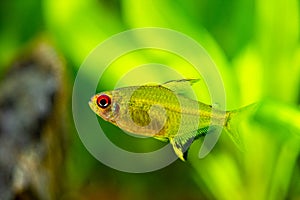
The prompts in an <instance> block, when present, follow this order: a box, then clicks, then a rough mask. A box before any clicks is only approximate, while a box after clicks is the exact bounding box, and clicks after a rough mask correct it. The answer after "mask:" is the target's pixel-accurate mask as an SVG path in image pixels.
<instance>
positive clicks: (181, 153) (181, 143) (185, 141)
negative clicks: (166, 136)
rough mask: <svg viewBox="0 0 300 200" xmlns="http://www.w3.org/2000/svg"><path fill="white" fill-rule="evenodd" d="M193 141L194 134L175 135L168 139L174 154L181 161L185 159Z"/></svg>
mask: <svg viewBox="0 0 300 200" xmlns="http://www.w3.org/2000/svg"><path fill="white" fill-rule="evenodd" d="M193 141H194V136H191V137H186V136H176V137H174V138H171V139H170V143H171V144H172V146H173V150H174V152H175V154H176V155H177V156H178V158H180V159H181V160H182V161H186V159H187V155H188V150H189V148H190V146H191V144H192V143H193Z"/></svg>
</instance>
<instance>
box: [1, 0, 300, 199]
mask: <svg viewBox="0 0 300 200" xmlns="http://www.w3.org/2000/svg"><path fill="white" fill-rule="evenodd" d="M299 9H300V2H299V1H298V0H277V1H271V0H265V1H259V0H256V1H255V0H244V1H238V0H230V1H222V0H215V1H209V0H199V1H197V0H185V1H183V0H172V1H171V0H144V1H142V0H135V1H134V0H111V1H105V0H72V1H71V0H64V1H59V0H28V1H21V0H14V1H1V3H0V10H1V12H0V15H1V17H0V30H1V31H0V44H1V45H0V51H1V54H0V74H1V75H0V77H2V78H3V77H5V74H6V71H7V70H9V68H10V66H11V63H13V61H14V59H16V57H17V56H18V55H20V53H21V52H24V51H26V50H27V49H26V47H28V46H34V45H35V44H36V43H39V42H40V41H47V43H50V44H51V45H53V46H54V48H55V49H56V51H57V53H58V54H59V55H60V58H61V59H62V60H63V62H64V63H65V65H64V69H63V71H65V74H64V77H63V82H64V83H63V84H64V85H65V86H66V90H64V92H65V95H63V96H62V97H61V98H64V100H59V101H58V102H64V105H63V106H62V107H63V108H62V109H63V112H64V113H65V114H66V115H67V116H68V120H66V121H64V122H63V123H64V124H65V126H66V130H67V131H66V137H67V138H68V139H67V142H66V144H65V148H64V151H65V158H64V163H63V164H62V165H61V166H60V168H61V172H62V173H63V178H62V179H61V180H60V181H62V183H61V184H60V185H62V189H61V191H60V192H58V193H57V194H55V195H53V196H55V197H56V198H59V199H122V200H123V199H222V200H227V199H228V200H229V199H295V200H296V199H300V157H299V150H300V148H299V147H300V111H299V105H300V93H299V92H300V41H299V26H300V16H299ZM138 27H164V28H170V29H174V30H176V31H179V32H182V33H184V34H186V35H188V36H190V37H192V38H193V39H195V40H196V41H198V42H199V43H200V44H201V45H202V46H203V47H204V48H205V49H206V50H207V52H208V53H209V54H210V56H211V58H212V59H213V60H214V62H215V63H216V65H217V67H218V69H219V71H220V73H221V76H222V79H223V80H224V84H225V89H226V97H227V99H226V102H227V107H228V109H236V108H239V107H241V106H244V105H247V104H250V103H253V102H261V106H260V108H259V109H258V111H257V113H255V115H254V118H253V119H252V120H248V121H245V122H243V124H242V127H241V130H240V133H241V135H242V137H243V140H244V143H245V146H246V149H247V150H246V151H245V152H240V151H239V150H238V149H237V148H236V147H235V146H234V144H233V143H232V142H231V141H230V140H229V139H228V138H227V136H226V135H225V134H222V136H221V138H220V140H219V141H218V143H217V145H216V148H215V149H214V150H213V151H212V152H211V153H210V154H209V155H208V156H207V157H205V158H204V159H198V156H197V155H198V151H199V143H196V144H193V146H192V148H191V150H190V154H189V159H188V161H187V162H186V163H183V162H181V161H176V162H175V163H173V164H172V165H170V166H168V167H166V168H164V169H161V170H159V171H156V172H150V173H146V174H128V173H124V172H119V171H116V170H114V169H111V168H109V167H106V166H104V165H103V164H101V163H100V162H98V161H97V160H96V159H94V158H93V157H92V156H91V155H90V154H89V153H88V152H87V150H86V149H85V147H84V146H83V144H82V143H81V141H80V139H79V137H78V135H77V132H76V129H75V128H74V124H73V121H72V109H71V104H72V102H71V94H72V86H73V81H74V79H75V77H76V73H77V70H78V69H79V67H80V65H81V63H82V62H83V61H84V59H85V57H86V56H88V54H89V52H90V51H91V50H93V49H94V48H95V47H96V45H98V44H99V43H100V42H102V41H104V40H105V39H107V38H109V37H110V36H112V35H113V34H116V33H119V32H121V31H125V30H128V29H132V28H138ZM108 51H109V50H108ZM122 59H123V60H119V61H116V62H115V63H113V66H112V67H111V68H110V70H108V72H107V77H106V78H103V80H102V82H101V88H99V90H102V89H103V90H104V89H112V88H113V87H114V85H115V84H116V82H117V81H118V78H119V77H120V76H122V74H124V73H125V72H126V71H127V70H129V69H131V68H132V67H134V66H135V65H140V64H143V63H150V62H157V63H162V64H166V65H168V66H173V67H174V68H176V69H178V70H179V71H182V72H183V73H185V74H184V76H189V75H191V72H190V71H189V70H188V69H187V68H186V67H187V66H185V65H181V64H182V63H181V62H180V61H179V60H178V59H174V57H172V56H171V55H168V54H166V53H165V52H157V51H154V52H151V51H150V52H146V53H145V52H144V53H141V54H139V53H136V52H135V53H133V54H130V55H128V56H127V58H122ZM149 76H157V74H151V75H149ZM186 78H189V77H186ZM87 80H88V75H87ZM200 96H201V95H200ZM84 106H86V105H84ZM53 120H54V121H55V119H53ZM99 121H100V123H101V124H102V125H103V126H105V128H106V129H107V130H108V131H109V132H111V135H110V137H111V139H112V140H113V141H114V142H116V143H118V144H119V145H120V146H122V147H124V148H126V146H127V147H128V148H129V149H130V144H131V142H135V143H138V141H139V140H138V139H128V136H127V137H126V136H122V132H121V131H120V130H119V129H118V128H116V127H114V126H112V125H110V124H108V123H105V122H103V121H102V120H100V119H99ZM57 123H62V122H57ZM50 128H51V127H50ZM132 140H136V141H132ZM149 140H150V144H152V142H153V141H152V139H149ZM148 142H149V141H148ZM155 142H156V141H155ZM155 142H153V143H154V144H153V145H157V144H160V143H159V142H157V143H155ZM99 145H101V142H100V141H99ZM140 146H141V147H140V148H143V143H140Z"/></svg>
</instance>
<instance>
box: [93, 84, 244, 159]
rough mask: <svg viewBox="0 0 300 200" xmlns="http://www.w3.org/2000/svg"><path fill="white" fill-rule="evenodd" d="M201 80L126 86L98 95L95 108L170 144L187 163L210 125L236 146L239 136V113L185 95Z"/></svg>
mask: <svg viewBox="0 0 300 200" xmlns="http://www.w3.org/2000/svg"><path fill="white" fill-rule="evenodd" d="M198 80H199V79H182V80H175V81H168V82H166V83H163V84H160V85H158V84H157V85H154V84H147V85H142V86H129V87H122V88H118V89H115V90H112V91H105V92H101V93H99V94H96V95H94V96H93V97H92V98H91V99H90V102H89V105H90V107H91V109H92V110H93V111H94V112H95V113H96V114H97V115H99V116H100V117H101V118H103V119H104V120H106V121H109V122H110V123H112V124H114V125H116V126H118V127H119V128H121V129H123V130H125V131H128V132H131V133H133V134H137V135H142V136H150V137H154V138H156V139H159V140H162V141H166V142H170V143H171V144H172V147H173V149H174V152H175V153H176V155H177V156H178V157H179V158H180V159H181V160H183V161H185V160H186V158H187V152H188V149H189V147H190V145H191V144H192V142H193V141H194V140H195V139H197V138H199V137H201V136H205V135H206V134H207V132H208V128H209V127H210V126H219V127H224V128H225V129H226V130H227V131H226V132H227V133H228V134H229V136H230V137H231V138H232V139H233V140H234V142H235V143H240V142H239V135H238V133H237V132H236V131H233V130H231V128H230V122H231V119H232V117H233V116H235V115H236V114H237V113H239V111H226V112H225V111H221V110H217V109H214V108H213V107H212V106H211V105H208V104H204V103H202V102H199V101H196V100H193V99H191V98H189V97H187V96H186V95H185V93H184V91H185V90H186V89H188V88H187V87H190V86H191V85H192V84H193V83H195V82H197V81H198Z"/></svg>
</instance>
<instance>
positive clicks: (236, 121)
mask: <svg viewBox="0 0 300 200" xmlns="http://www.w3.org/2000/svg"><path fill="white" fill-rule="evenodd" d="M256 108H257V104H251V105H248V106H245V107H243V108H240V109H237V110H232V111H228V112H226V122H225V126H224V129H225V131H226V132H227V133H228V135H229V137H230V138H231V139H232V141H233V142H234V143H235V144H236V145H237V147H238V148H239V149H240V150H241V151H244V150H245V147H244V143H243V141H242V138H241V135H240V131H239V125H240V123H241V122H242V121H244V120H247V119H249V118H251V116H252V115H253V114H254V112H255V110H256Z"/></svg>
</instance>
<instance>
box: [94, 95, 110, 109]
mask: <svg viewBox="0 0 300 200" xmlns="http://www.w3.org/2000/svg"><path fill="white" fill-rule="evenodd" d="M110 103H111V100H110V97H109V96H107V95H105V94H103V95H100V96H99V97H98V98H97V104H98V106H99V107H100V108H107V107H108V106H109V105H110Z"/></svg>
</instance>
